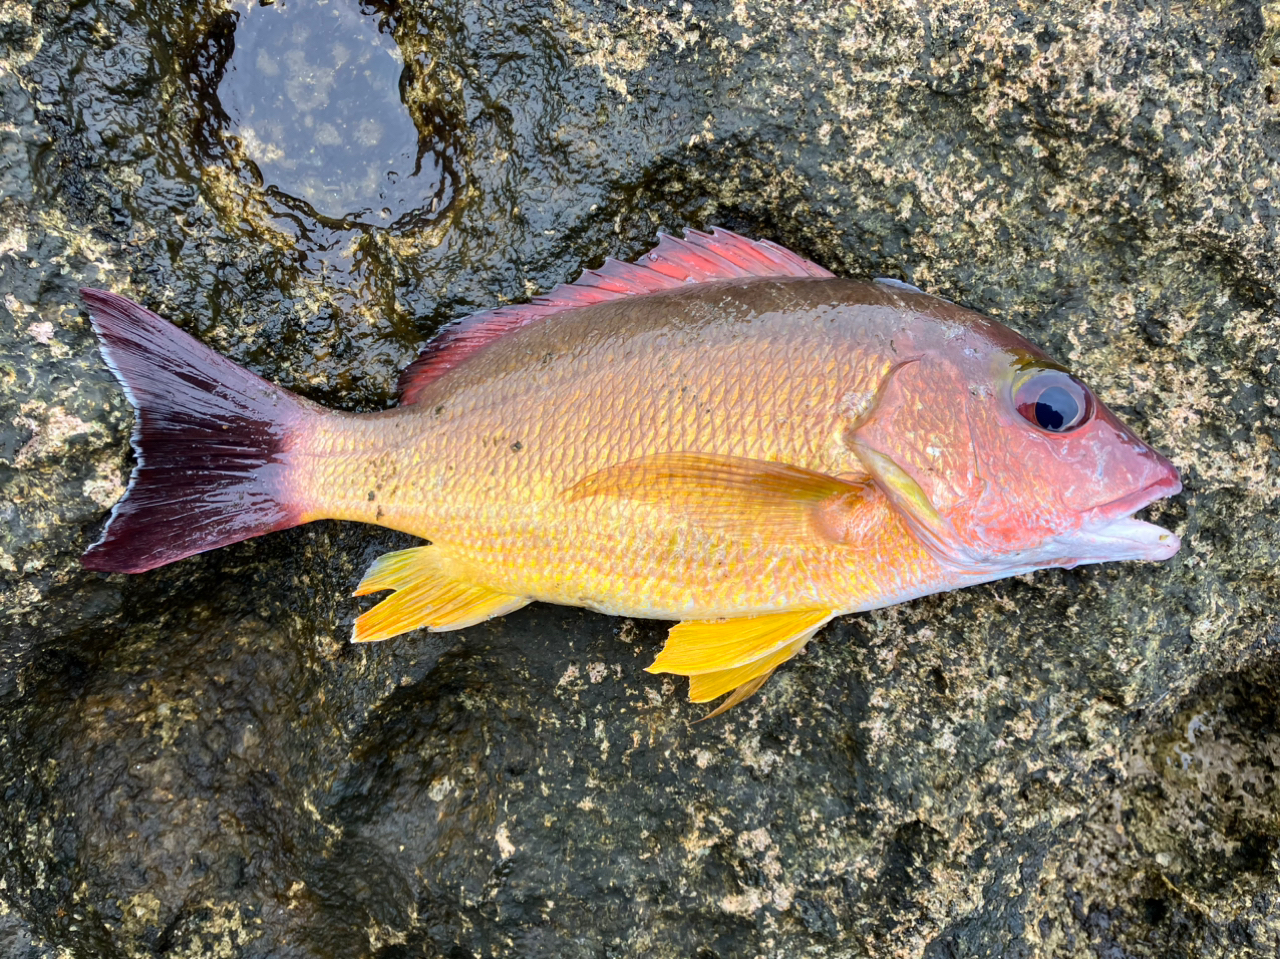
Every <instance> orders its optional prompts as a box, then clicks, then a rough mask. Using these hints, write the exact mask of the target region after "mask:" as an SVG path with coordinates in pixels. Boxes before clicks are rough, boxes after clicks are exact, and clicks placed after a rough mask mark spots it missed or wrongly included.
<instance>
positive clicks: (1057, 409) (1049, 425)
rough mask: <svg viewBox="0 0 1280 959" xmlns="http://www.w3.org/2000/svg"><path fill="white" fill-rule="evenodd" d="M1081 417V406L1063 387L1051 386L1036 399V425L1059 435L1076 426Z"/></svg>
mask: <svg viewBox="0 0 1280 959" xmlns="http://www.w3.org/2000/svg"><path fill="white" fill-rule="evenodd" d="M1079 416H1080V404H1079V403H1077V402H1076V398H1075V397H1074V396H1072V395H1071V394H1070V393H1068V392H1067V391H1066V390H1064V389H1063V388H1062V387H1061V386H1051V387H1049V388H1048V389H1047V390H1045V391H1044V392H1043V393H1041V394H1040V396H1039V397H1037V398H1036V424H1037V425H1038V426H1039V427H1040V428H1041V429H1045V430H1049V431H1050V432H1053V433H1057V432H1058V431H1060V430H1062V429H1065V428H1067V427H1070V426H1074V425H1075V422H1076V419H1077V418H1078V417H1079Z"/></svg>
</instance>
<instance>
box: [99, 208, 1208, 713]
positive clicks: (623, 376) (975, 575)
mask: <svg viewBox="0 0 1280 959" xmlns="http://www.w3.org/2000/svg"><path fill="white" fill-rule="evenodd" d="M82 296H83V299H84V302H85V303H86V304H87V306H88V310H89V314H90V320H91V323H92V325H93V328H94V330H95V331H96V333H97V337H98V341H99V344H100V349H101V353H102V356H103V359H104V360H105V362H106V364H107V365H108V366H109V367H110V369H111V371H112V372H113V373H114V375H115V377H116V378H117V379H118V380H119V382H120V384H121V386H122V387H123V390H124V392H125V394H126V396H127V398H128V400H129V402H130V403H131V404H132V406H133V408H134V410H135V411H136V421H135V426H134V430H133V434H132V447H133V452H134V456H135V463H136V465H135V466H134V467H133V471H132V475H131V477H130V479H129V484H128V487H127V490H126V492H125V494H124V496H123V498H122V499H121V500H120V501H119V502H118V503H117V504H116V505H115V507H114V509H113V510H112V513H111V516H110V518H109V520H108V522H107V524H106V527H105V529H104V530H103V532H102V534H101V537H100V538H99V539H98V540H97V541H96V542H94V543H93V544H92V545H91V546H90V547H89V548H88V549H87V550H86V551H85V553H84V555H83V558H82V562H83V565H84V566H85V567H86V568H88V569H91V570H99V571H102V572H108V573H110V572H115V573H139V572H143V571H146V570H150V569H154V568H156V567H158V566H162V565H164V564H166V563H172V562H175V561H177V560H180V559H182V558H184V557H187V556H190V555H193V554H195V553H200V552H203V551H205V550H210V549H214V548H217V547H220V546H224V545H227V544H230V543H234V542H237V541H240V540H244V539H247V538H249V537H253V536H259V535H262V534H265V533H268V532H272V531H275V530H282V529H286V528H288V527H292V526H296V525H299V524H302V523H307V522H310V521H312V520H317V519H336V520H352V521H357V522H363V523H372V524H376V525H379V526H384V527H387V528H390V529H394V530H399V531H401V532H404V533H409V534H412V535H414V536H416V537H419V538H421V539H422V540H423V544H422V545H418V546H414V547H412V548H409V549H402V550H398V551H395V552H390V553H387V554H385V555H383V556H380V557H379V558H378V559H376V560H375V561H374V562H373V564H372V565H371V566H370V567H369V569H368V571H367V572H366V573H365V574H364V576H363V578H362V579H361V580H360V582H359V584H358V585H357V586H356V588H355V591H354V595H355V596H367V595H372V594H383V593H388V592H389V594H390V595H387V596H384V597H383V598H381V600H380V601H379V602H377V603H376V605H373V606H372V607H370V608H368V609H365V610H364V611H363V612H361V613H360V614H359V615H358V616H357V617H356V618H355V624H354V627H353V631H352V640H353V641H354V642H358V643H367V642H374V641H379V640H385V639H388V638H390V637H393V636H398V635H400V634H403V633H407V632H410V631H413V630H417V629H426V630H431V631H448V630H459V629H465V628H467V627H469V626H472V625H475V624H477V623H480V622H483V621H485V620H487V619H490V618H492V617H495V616H502V615H504V614H506V613H510V612H512V611H514V610H517V609H519V608H521V607H523V606H525V605H527V604H528V603H530V602H534V601H538V602H545V603H558V604H565V605H571V606H580V607H585V608H587V609H591V610H595V611H597V612H600V613H606V614H610V615H614V616H627V617H637V618H650V619H659V620H673V621H675V625H673V626H672V627H671V629H670V632H669V633H668V635H667V639H666V642H665V644H664V646H663V648H662V650H661V651H660V652H659V653H658V655H657V657H656V658H655V660H654V661H653V663H652V664H651V665H650V666H649V667H648V670H649V671H650V672H653V673H667V674H673V675H677V676H684V677H687V678H688V680H689V697H690V699H691V700H692V701H693V702H696V703H710V702H713V701H715V700H717V699H721V697H724V698H723V699H722V701H721V703H720V704H719V705H718V707H717V708H715V709H714V710H713V711H712V712H711V713H710V714H709V716H713V715H718V714H719V713H721V712H723V711H724V710H726V709H728V708H730V707H732V706H734V705H736V704H738V703H740V702H742V701H743V700H744V699H746V698H747V697H748V696H750V695H752V694H753V693H754V692H756V691H757V690H758V689H760V688H761V686H762V685H763V684H764V683H765V681H766V680H767V679H768V678H769V676H770V675H771V674H772V673H773V672H774V671H775V670H776V669H777V668H778V667H779V666H781V665H782V664H783V663H785V662H786V661H787V660H789V659H791V658H792V657H793V656H795V655H796V654H797V653H798V652H800V651H801V650H802V649H804V648H805V646H806V644H807V643H808V642H809V641H810V640H811V639H812V638H813V637H814V635H815V634H816V633H817V632H818V630H820V629H821V628H822V627H823V626H824V625H825V624H826V623H828V622H830V621H831V620H832V619H834V618H836V617H839V616H845V615H848V614H851V613H857V612H863V611H867V610H874V609H878V608H881V607H885V606H889V605H892V604H896V603H902V602H906V601H908V600H912V599H915V598H917V597H920V596H925V595H928V594H931V593H937V592H940V591H945V590H952V589H957V588H961V587H965V586H971V585H974V584H978V583H984V582H989V581H992V580H998V579H1001V578H1004V577H1008V576H1016V575H1020V574H1024V573H1029V572H1033V571H1035V570H1039V569H1045V568H1049V567H1064V568H1070V567H1074V566H1077V565H1080V564H1085V563H1099V562H1108V561H1116V560H1150V561H1158V560H1165V559H1168V558H1170V557H1172V556H1173V555H1174V554H1175V553H1177V551H1178V549H1179V545H1180V544H1179V539H1178V537H1177V535H1175V534H1174V533H1172V532H1170V531H1168V530H1165V529H1163V528H1161V527H1159V526H1156V525H1153V524H1151V523H1148V522H1144V521H1142V520H1139V519H1136V518H1135V517H1134V514H1135V513H1136V512H1137V511H1139V510H1141V509H1143V508H1144V507H1146V506H1148V505H1149V504H1151V503H1153V502H1154V501H1156V500H1158V499H1161V498H1165V497H1169V496H1173V495H1176V494H1177V493H1178V492H1179V491H1180V490H1181V488H1182V485H1181V482H1180V480H1179V477H1178V472H1177V470H1176V469H1175V468H1174V466H1173V464H1172V463H1171V462H1170V461H1169V460H1168V459H1166V458H1165V457H1164V456H1163V455H1161V454H1160V453H1158V452H1157V451H1156V450H1154V449H1153V448H1152V447H1151V446H1149V445H1147V444H1146V443H1145V442H1143V441H1142V440H1141V439H1139V438H1138V436H1137V435H1135V434H1134V432H1133V431H1132V430H1130V429H1129V428H1128V427H1127V426H1125V425H1124V424H1123V423H1122V422H1120V420H1119V419H1117V417H1116V416H1115V415H1114V414H1113V413H1112V412H1111V411H1110V410H1109V409H1107V407H1106V406H1104V405H1103V404H1102V402H1100V401H1099V399H1098V398H1097V396H1096V395H1095V394H1094V393H1093V392H1092V391H1091V390H1090V389H1089V387H1088V386H1086V385H1085V383H1084V382H1083V381H1082V380H1080V379H1078V378H1077V377H1076V376H1075V375H1074V374H1073V373H1072V372H1071V371H1070V370H1068V368H1067V367H1066V366H1064V365H1062V364H1061V363H1058V362H1056V361H1055V360H1053V359H1051V358H1050V357H1049V356H1048V355H1047V354H1046V353H1044V352H1043V351H1042V350H1040V349H1039V348H1038V347H1036V346H1035V345H1034V344H1032V343H1031V342H1029V341H1028V340H1026V339H1024V338H1023V337H1022V336H1020V335H1019V334H1017V333H1015V332H1014V331H1013V330H1011V329H1009V328H1008V327H1006V326H1003V325H1001V324H1000V323H998V322H996V321H995V320H993V319H991V318H989V317H987V316H984V315H982V314H980V313H977V312H975V311H973V310H970V309H966V308H964V307H962V306H959V305H957V304H955V303H952V302H950V301H948V300H945V299H942V298H939V297H936V296H931V295H929V294H927V293H924V292H922V291H921V290H919V289H917V288H915V287H913V286H910V285H908V284H906V283H903V282H901V281H895V280H889V279H883V278H882V279H878V280H871V281H857V280H851V279H844V278H840V277H837V276H835V275H834V274H833V273H831V272H830V271H828V270H826V269H824V268H823V267H821V266H819V265H818V264H816V263H814V262H812V261H811V260H808V259H805V258H803V257H801V256H799V255H797V254H795V253H792V252H791V251H789V250H787V249H786V248H784V247H782V246H780V245H777V244H774V243H772V242H769V241H767V240H752V239H748V238H746V237H743V236H740V235H738V234H735V233H732V232H730V231H728V230H724V229H719V228H713V229H711V230H710V231H709V232H702V231H697V230H689V231H687V232H686V233H685V236H684V237H683V238H677V237H674V236H669V235H665V234H660V235H659V241H658V243H657V245H656V246H655V247H654V248H653V249H652V250H651V251H649V252H648V253H646V254H644V255H643V256H641V257H640V258H639V259H638V260H637V261H635V262H632V263H627V262H622V261H619V260H615V259H612V258H610V259H606V260H605V261H604V264H603V265H602V266H601V267H600V268H599V269H595V270H586V271H584V272H583V273H582V275H581V276H580V277H579V278H578V279H577V280H576V281H574V282H573V283H567V284H562V285H560V286H558V287H555V288H554V289H552V290H551V291H550V292H549V293H547V294H545V295H543V296H540V297H535V298H534V299H533V301H532V302H530V303H526V304H518V305H508V306H499V307H496V308H494V309H489V310H485V311H482V312H479V313H477V314H474V315H473V316H471V317H469V318H467V319H464V320H462V321H460V322H458V323H456V324H454V325H452V326H448V327H446V328H445V329H444V330H443V331H442V332H441V333H440V334H439V335H437V336H436V337H435V338H434V339H433V340H431V341H430V342H428V344H427V346H426V347H425V348H424V349H423V351H422V353H421V355H420V356H419V357H418V358H417V359H416V360H414V361H413V362H412V363H411V364H410V365H409V366H408V367H407V368H406V369H405V371H404V373H403V374H402V376H401V380H400V384H399V388H400V401H399V404H398V405H397V406H395V407H393V408H389V409H386V410H382V411H379V412H374V413H361V414H354V413H347V412H340V411H335V410H331V409H327V408H324V407H322V406H320V405H318V404H316V403H314V402H312V401H310V400H308V399H306V398H304V397H301V396H298V395H296V394H294V393H291V392H289V391H287V390H285V389H282V388H281V387H278V386H275V385H273V384H271V383H269V382H267V381H266V380H264V379H262V378H261V377H259V376H257V375H256V374H255V373H253V372H251V371H249V370H247V369H245V368H243V367H241V366H239V365H237V364H235V363H234V362H232V361H231V360H229V359H227V358H226V357H223V356H220V355H219V354H217V353H215V352H214V351H213V350H211V349H209V348H208V347H207V346H205V345H203V344H202V343H200V342H199V341H198V340H196V339H195V338H193V337H192V336H190V335H188V334H187V333H185V332H183V331H181V330H180V329H178V328H177V327H176V326H173V325H172V324H170V323H169V322H168V321H166V320H164V319H162V318H161V317H159V316H157V315H156V314H155V313H153V312H151V311H150V310H147V309H146V308H144V307H142V306H140V305H138V304H136V303H133V302H132V301H130V300H128V299H126V298H125V297H123V296H120V295H118V294H115V293H111V292H107V291H101V290H90V289H86V290H83V291H82ZM709 716H708V717H707V718H709Z"/></svg>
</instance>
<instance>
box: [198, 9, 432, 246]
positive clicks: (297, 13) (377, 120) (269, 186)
mask: <svg viewBox="0 0 1280 959" xmlns="http://www.w3.org/2000/svg"><path fill="white" fill-rule="evenodd" d="M403 72H404V59H403V57H402V55H401V52H400V49H399V47H398V46H397V45H396V42H395V40H394V39H393V38H392V36H391V34H390V26H389V21H387V20H385V19H384V18H382V17H379V16H376V15H373V14H371V13H366V12H363V11H362V9H361V6H360V5H359V4H358V3H357V2H356V0H276V2H274V3H271V4H269V5H266V6H260V5H250V6H247V8H244V7H242V8H241V9H240V10H239V16H238V18H237V21H236V25H235V33H234V52H233V53H232V55H231V58H230V61H229V62H228V63H227V65H226V70H225V73H223V75H222V78H221V82H220V83H219V84H218V88H217V96H218V100H219V101H220V103H221V106H222V111H223V114H224V116H225V118H226V120H227V121H228V123H229V125H228V128H227V129H226V130H225V133H226V134H227V135H229V136H231V137H234V138H235V139H237V140H238V141H239V146H240V148H241V151H242V152H243V155H244V156H245V157H246V158H247V159H248V160H250V161H251V162H252V164H253V165H254V166H256V168H257V172H258V174H259V175H260V176H261V181H262V186H263V187H264V188H265V191H266V192H267V193H268V194H269V195H270V196H271V197H272V198H273V199H274V200H276V201H278V202H280V203H281V204H282V205H284V206H285V207H288V208H289V209H291V210H292V211H293V212H295V213H301V214H303V215H304V216H308V217H314V218H315V219H317V220H320V221H322V222H323V221H327V222H328V224H329V225H330V226H338V227H348V228H349V227H356V226H364V227H385V228H391V229H404V228H408V227H412V226H415V225H418V224H419V223H421V222H422V221H423V220H424V219H432V218H434V215H435V214H436V213H437V212H438V211H441V210H443V209H444V207H445V206H447V204H448V202H449V200H450V199H451V197H452V194H453V189H452V186H451V184H450V182H449V177H448V176H447V175H446V170H445V163H444V162H443V154H442V150H441V147H440V145H438V144H434V143H432V142H430V141H429V140H427V139H424V138H423V137H422V136H421V135H420V134H419V131H418V129H417V127H416V126H415V125H414V122H413V118H412V117H411V116H410V114H409V111H408V110H407V109H406V108H405V105H404V103H403V102H402V101H401V98H400V90H401V75H402V74H403Z"/></svg>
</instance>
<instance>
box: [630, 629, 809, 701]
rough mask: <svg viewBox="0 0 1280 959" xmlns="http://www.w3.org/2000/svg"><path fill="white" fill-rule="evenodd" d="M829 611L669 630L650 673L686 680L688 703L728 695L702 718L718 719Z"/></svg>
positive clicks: (753, 688)
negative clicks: (686, 678)
mask: <svg viewBox="0 0 1280 959" xmlns="http://www.w3.org/2000/svg"><path fill="white" fill-rule="evenodd" d="M832 615H833V613H832V612H831V610H829V609H800V610H793V611H791V612H786V613H766V614H764V615H763V616H744V617H742V618H740V619H721V620H710V621H704V622H699V621H690V622H685V623H677V624H676V625H675V626H673V627H672V628H671V633H670V634H669V635H668V637H667V644H666V646H664V647H663V649H662V652H661V653H659V654H658V658H657V659H655V660H654V662H653V665H651V666H650V667H649V672H651V673H677V674H680V675H684V676H688V677H689V699H690V700H691V701H692V702H695V703H705V702H710V701H711V700H713V699H715V698H716V697H717V696H723V695H724V694H725V693H728V692H732V693H733V695H731V696H730V697H729V698H728V699H727V700H725V701H724V702H723V703H721V704H720V705H719V706H718V707H717V708H716V709H715V710H713V711H712V712H711V713H710V714H708V715H707V716H704V717H703V719H710V718H711V717H713V716H719V715H720V714H721V713H723V712H724V711H725V710H727V709H731V708H732V707H733V706H736V705H737V704H738V703H740V702H742V701H743V700H744V699H746V698H747V697H748V696H750V695H751V694H752V693H754V692H755V691H756V690H758V689H759V688H760V687H761V686H763V685H764V683H765V680H767V679H768V678H769V677H770V676H771V675H773V671H774V670H775V669H777V668H778V667H779V666H781V665H782V664H783V663H785V662H786V661H787V660H788V659H790V658H791V657H792V656H794V655H795V654H796V653H798V652H800V650H802V649H804V647H805V644H806V643H807V642H809V640H810V639H812V638H813V634H814V633H816V632H817V631H818V629H819V628H820V627H821V626H822V625H823V624H824V623H826V622H827V620H829V619H831V617H832Z"/></svg>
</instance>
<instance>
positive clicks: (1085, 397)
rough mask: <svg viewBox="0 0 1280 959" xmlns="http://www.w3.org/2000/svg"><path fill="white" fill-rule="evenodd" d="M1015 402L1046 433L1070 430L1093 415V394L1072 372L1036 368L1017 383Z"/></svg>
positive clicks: (1025, 415)
mask: <svg viewBox="0 0 1280 959" xmlns="http://www.w3.org/2000/svg"><path fill="white" fill-rule="evenodd" d="M1013 405H1014V407H1016V408H1017V410H1018V412H1019V413H1020V414H1021V415H1022V418H1023V419H1025V420H1026V421H1027V422H1028V423H1030V424H1032V425H1033V426H1038V427H1039V428H1040V429H1042V430H1044V431H1045V432H1047V433H1069V432H1071V431H1072V430H1074V429H1076V428H1077V427H1079V426H1082V425H1083V424H1085V423H1087V422H1088V421H1089V420H1090V419H1091V418H1092V417H1093V406H1094V403H1093V394H1092V393H1090V392H1089V387H1087V386H1085V385H1084V384H1083V383H1081V382H1080V381H1079V380H1078V379H1076V378H1075V377H1074V376H1072V375H1071V374H1070V373H1066V372H1064V371H1062V370H1046V369H1041V370H1037V371H1035V372H1034V373H1032V374H1031V375H1030V376H1028V377H1027V378H1026V379H1024V380H1023V381H1022V382H1021V383H1020V384H1018V388H1017V390H1016V391H1015V392H1014V395H1013Z"/></svg>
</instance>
